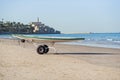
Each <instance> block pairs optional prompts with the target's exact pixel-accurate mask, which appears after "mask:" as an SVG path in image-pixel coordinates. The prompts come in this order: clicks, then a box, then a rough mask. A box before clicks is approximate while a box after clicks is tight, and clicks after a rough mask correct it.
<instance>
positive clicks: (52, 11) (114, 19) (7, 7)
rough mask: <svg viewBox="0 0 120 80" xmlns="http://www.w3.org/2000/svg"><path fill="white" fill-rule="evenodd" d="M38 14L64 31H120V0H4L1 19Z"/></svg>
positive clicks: (0, 0)
mask: <svg viewBox="0 0 120 80" xmlns="http://www.w3.org/2000/svg"><path fill="white" fill-rule="evenodd" d="M37 17H39V18H40V21H41V22H43V23H45V24H46V25H49V26H50V27H53V28H55V29H57V30H60V31H62V32H63V33H73V32H78V33H79V32H120V0H0V20H2V18H3V19H4V21H16V22H23V23H29V22H31V21H36V18H37Z"/></svg>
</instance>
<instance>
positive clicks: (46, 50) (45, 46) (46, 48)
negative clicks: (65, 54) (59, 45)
mask: <svg viewBox="0 0 120 80" xmlns="http://www.w3.org/2000/svg"><path fill="white" fill-rule="evenodd" d="M43 46H44V48H45V51H44V53H48V51H49V47H48V46H47V45H43Z"/></svg>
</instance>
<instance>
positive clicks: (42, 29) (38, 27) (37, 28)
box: [30, 18, 61, 34]
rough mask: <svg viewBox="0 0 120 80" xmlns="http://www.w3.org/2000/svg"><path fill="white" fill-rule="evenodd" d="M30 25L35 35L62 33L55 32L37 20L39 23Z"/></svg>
mask: <svg viewBox="0 0 120 80" xmlns="http://www.w3.org/2000/svg"><path fill="white" fill-rule="evenodd" d="M30 25H31V26H32V27H33V28H34V30H33V32H34V33H41V34H60V33H61V32H60V31H57V30H55V29H54V28H51V27H49V26H46V25H45V24H43V23H42V22H40V21H39V18H37V22H31V23H30Z"/></svg>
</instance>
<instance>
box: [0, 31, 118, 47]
mask: <svg viewBox="0 0 120 80" xmlns="http://www.w3.org/2000/svg"><path fill="white" fill-rule="evenodd" d="M29 36H49V37H77V38H80V37H82V38H85V40H84V41H77V42H65V43H64V44H71V45H86V46H96V47H107V48H119V49H120V33H91V34H31V35H30V34H29ZM0 38H6V39H13V37H12V36H11V35H4V34H3V35H0Z"/></svg>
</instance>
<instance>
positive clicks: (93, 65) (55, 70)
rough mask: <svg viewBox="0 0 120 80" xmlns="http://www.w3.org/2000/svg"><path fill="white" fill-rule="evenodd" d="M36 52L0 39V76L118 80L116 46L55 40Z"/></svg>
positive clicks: (119, 66)
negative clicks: (51, 47) (50, 47)
mask: <svg viewBox="0 0 120 80" xmlns="http://www.w3.org/2000/svg"><path fill="white" fill-rule="evenodd" d="M55 47H56V48H57V54H54V53H53V50H50V53H48V54H45V55H39V54H37V53H36V48H35V47H33V46H32V45H31V44H28V43H26V44H20V45H19V43H18V42H17V41H15V40H2V39H1V40H0V80H120V49H110V48H109V49H107V48H96V47H87V46H70V45H62V44H56V45H55Z"/></svg>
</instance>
